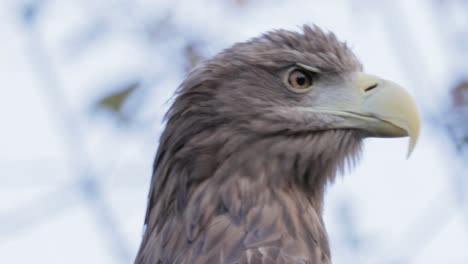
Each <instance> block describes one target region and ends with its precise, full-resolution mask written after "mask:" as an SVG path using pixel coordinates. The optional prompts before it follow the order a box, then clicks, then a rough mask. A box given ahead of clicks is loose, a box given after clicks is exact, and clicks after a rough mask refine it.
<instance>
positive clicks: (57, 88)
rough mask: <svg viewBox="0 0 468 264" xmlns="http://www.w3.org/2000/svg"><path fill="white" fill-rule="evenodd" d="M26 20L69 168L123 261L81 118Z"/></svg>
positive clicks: (33, 58) (121, 245)
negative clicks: (88, 154)
mask: <svg viewBox="0 0 468 264" xmlns="http://www.w3.org/2000/svg"><path fill="white" fill-rule="evenodd" d="M26 8H29V7H26ZM28 12H29V11H28ZM25 22H27V28H26V29H27V43H28V44H29V46H28V50H27V54H28V57H29V58H30V59H31V63H32V65H33V67H34V69H35V70H36V71H37V77H38V78H39V80H41V81H42V82H43V85H42V87H43V89H44V90H43V91H44V94H45V95H46V99H48V102H49V103H48V104H47V105H48V106H50V107H51V111H50V112H51V115H54V116H56V119H57V122H58V124H60V125H61V127H60V128H61V133H62V138H63V143H64V146H65V149H66V150H67V151H66V155H68V160H69V165H70V170H71V172H72V173H73V174H74V175H75V178H76V182H77V184H78V186H79V188H78V190H79V191H80V192H81V193H82V195H84V197H86V198H88V200H87V201H88V203H87V205H88V206H89V208H90V210H91V212H92V215H94V216H95V219H96V221H97V223H98V224H99V228H98V230H100V231H101V232H102V235H103V236H104V237H106V238H107V241H108V243H109V244H110V248H111V250H112V253H113V254H114V256H115V257H116V260H117V261H118V262H120V263H128V262H129V261H130V259H131V254H130V252H129V249H128V247H127V246H126V245H125V242H124V241H125V239H124V237H123V236H122V234H121V232H120V230H119V228H118V226H117V224H116V223H115V221H114V217H113V216H112V214H111V210H110V209H109V206H108V205H107V203H106V202H105V200H104V198H103V196H102V192H101V191H100V189H99V187H98V182H97V175H96V173H95V172H94V170H93V169H92V167H91V163H90V162H89V161H87V160H86V157H87V155H86V154H85V149H84V146H85V144H84V140H85V139H84V136H83V133H82V132H81V130H80V126H79V121H78V119H77V118H76V117H75V115H74V113H73V111H72V109H70V107H69V105H68V104H67V103H66V98H65V96H64V95H63V92H62V90H63V88H61V84H60V81H59V78H58V76H57V74H56V71H55V70H54V68H53V66H52V64H51V62H50V59H49V56H48V55H47V51H46V48H45V47H44V46H43V42H42V39H41V37H40V35H39V33H38V30H37V29H36V27H35V26H36V23H33V22H35V21H29V20H28V21H25Z"/></svg>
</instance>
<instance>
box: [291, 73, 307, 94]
mask: <svg viewBox="0 0 468 264" xmlns="http://www.w3.org/2000/svg"><path fill="white" fill-rule="evenodd" d="M288 83H289V85H290V86H291V88H293V89H296V90H299V91H300V90H306V89H308V88H309V87H310V86H311V85H312V78H311V76H310V74H309V73H308V72H306V71H304V70H301V69H295V70H293V71H291V72H290V73H289V76H288Z"/></svg>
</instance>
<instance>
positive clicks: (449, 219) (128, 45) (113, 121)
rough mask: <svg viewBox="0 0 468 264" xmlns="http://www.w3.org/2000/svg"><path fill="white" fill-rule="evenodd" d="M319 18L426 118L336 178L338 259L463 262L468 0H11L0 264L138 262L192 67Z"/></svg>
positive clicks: (4, 24) (2, 90) (1, 141)
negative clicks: (153, 181) (167, 128)
mask: <svg viewBox="0 0 468 264" xmlns="http://www.w3.org/2000/svg"><path fill="white" fill-rule="evenodd" d="M304 23H315V24H317V25H319V26H320V27H322V28H324V29H327V30H331V31H333V32H335V33H336V34H337V35H338V37H339V38H340V39H342V40H346V41H347V42H348V44H349V45H350V46H351V47H352V48H353V50H354V51H355V53H356V54H357V55H358V57H360V58H361V60H362V62H363V64H364V66H365V69H366V71H367V72H370V73H373V74H376V75H380V76H383V77H385V78H388V79H391V80H394V81H396V82H398V83H400V84H402V85H403V86H405V87H407V88H408V89H409V90H410V91H411V93H412V94H413V95H414V96H415V98H416V100H417V103H418V105H419V107H420V109H421V112H422V117H423V124H422V133H421V136H420V141H419V142H418V146H417V147H416V150H415V152H414V153H413V156H412V157H411V158H409V159H408V160H406V159H405V155H406V148H407V143H408V142H407V139H369V140H367V141H366V144H365V148H364V154H363V157H362V159H361V162H360V164H359V165H358V166H357V167H356V168H355V169H354V170H353V171H352V172H349V173H347V174H346V175H345V176H344V177H339V178H338V179H337V180H336V182H335V184H334V185H333V186H332V187H331V188H329V189H328V192H327V196H326V204H325V222H326V225H327V228H328V231H329V235H330V239H331V244H332V245H331V246H332V253H333V258H334V263H369V264H375V263H385V264H387V263H399V264H403V263H411V264H413V263H425V264H427V263H452V264H458V263H468V1H466V0H453V1H449V0H427V1H422V0H414V1H404V0H399V1H396V0H385V1H371V0H349V1H345V0H334V1H312V0H304V1H297V0H293V1H280V0H203V1H189V0H185V1H183V0H172V1H169V0H99V1H94V0H80V1H71V0H60V1H59V0H0V121H1V123H0V262H2V263H32V262H34V263H131V262H132V261H133V258H134V256H135V254H136V250H137V249H138V246H139V243H140V239H141V235H142V230H143V217H144V211H145V206H146V196H147V191H148V187H149V180H150V177H151V169H152V162H153V158H154V154H155V151H156V149H157V147H158V138H159V135H160V133H161V131H162V129H163V128H164V123H163V120H162V117H163V115H164V113H165V111H166V110H167V108H168V107H169V105H170V103H171V95H172V94H173V92H174V90H175V89H176V88H177V86H178V85H179V83H180V82H181V81H182V80H183V79H184V76H186V74H187V71H189V70H190V69H191V68H192V67H193V66H194V65H195V64H197V63H198V62H199V61H200V60H202V59H203V58H206V57H210V56H212V55H214V54H216V53H217V52H219V51H221V50H222V49H223V48H226V47H228V46H230V45H232V44H233V43H235V42H238V41H243V40H246V39H248V38H251V37H254V36H256V35H258V34H259V33H261V32H264V31H267V30H271V29H275V28H286V29H293V30H297V29H299V26H300V25H302V24H304Z"/></svg>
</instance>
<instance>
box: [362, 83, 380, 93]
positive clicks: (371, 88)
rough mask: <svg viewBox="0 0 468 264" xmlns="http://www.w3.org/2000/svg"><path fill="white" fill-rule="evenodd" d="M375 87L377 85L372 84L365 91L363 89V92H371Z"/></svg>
mask: <svg viewBox="0 0 468 264" xmlns="http://www.w3.org/2000/svg"><path fill="white" fill-rule="evenodd" d="M377 85H378V84H377V83H374V84H373V85H371V86H369V87H367V88H366V89H364V92H368V91H370V90H373V89H375V88H377Z"/></svg>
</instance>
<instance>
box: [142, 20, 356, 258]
mask: <svg viewBox="0 0 468 264" xmlns="http://www.w3.org/2000/svg"><path fill="white" fill-rule="evenodd" d="M298 62H299V63H304V64H308V65H314V66H315V67H317V68H320V69H321V70H322V71H324V72H326V73H327V74H328V76H329V78H340V76H342V75H344V74H346V73H348V72H351V71H356V70H359V69H361V64H360V63H359V61H358V60H357V59H356V57H355V56H354V55H353V54H352V52H351V51H350V50H349V49H348V48H347V47H346V45H345V44H343V43H341V42H339V41H338V40H337V39H336V37H335V36H334V35H333V34H331V33H324V32H323V31H321V30H320V29H319V28H317V27H308V26H304V28H303V32H302V33H298V32H291V31H284V30H279V31H274V32H270V33H267V34H265V35H263V36H261V37H259V38H255V39H252V40H250V41H248V42H245V43H239V44H236V45H234V46H233V47H232V48H229V49H227V50H225V51H224V52H222V53H220V54H219V55H217V56H215V57H214V58H213V59H211V60H208V61H206V62H204V63H202V64H201V65H200V66H198V67H196V68H195V69H194V70H193V71H192V72H191V73H190V75H189V76H188V77H187V79H186V80H185V81H184V82H183V83H182V85H181V86H180V88H179V90H178V92H177V96H176V99H175V102H174V104H173V105H172V107H171V109H170V111H169V112H168V114H167V120H168V121H167V125H166V129H165V131H164V132H163V134H162V136H161V140H160V145H159V149H158V152H157V155H156V159H155V162H154V172H153V178H152V181H151V187H150V192H149V201H148V208H147V213H146V220H145V224H146V229H145V233H144V236H143V241H142V244H141V246H140V250H139V252H138V256H137V258H136V260H135V262H136V263H314V264H319V263H330V250H329V245H328V239H327V234H326V231H325V228H324V225H323V220H322V203H323V193H324V189H325V186H326V184H327V182H329V181H332V180H333V179H334V178H335V175H336V173H337V171H339V170H343V169H344V168H345V166H346V162H351V163H352V162H353V161H354V159H355V158H356V157H357V156H358V154H359V151H360V146H361V138H362V137H361V135H360V133H359V132H357V131H353V130H328V129H327V124H328V123H329V122H330V120H331V119H333V117H330V116H326V115H318V114H315V115H307V116H306V115H303V114H302V113H300V112H295V111H294V110H291V111H285V110H284V109H285V107H289V106H301V104H304V102H302V101H301V98H300V97H298V95H293V94H291V93H290V92H288V91H286V89H284V87H283V86H284V84H283V82H282V79H281V71H282V70H283V69H284V68H285V67H288V66H290V65H292V64H294V63H298Z"/></svg>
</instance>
